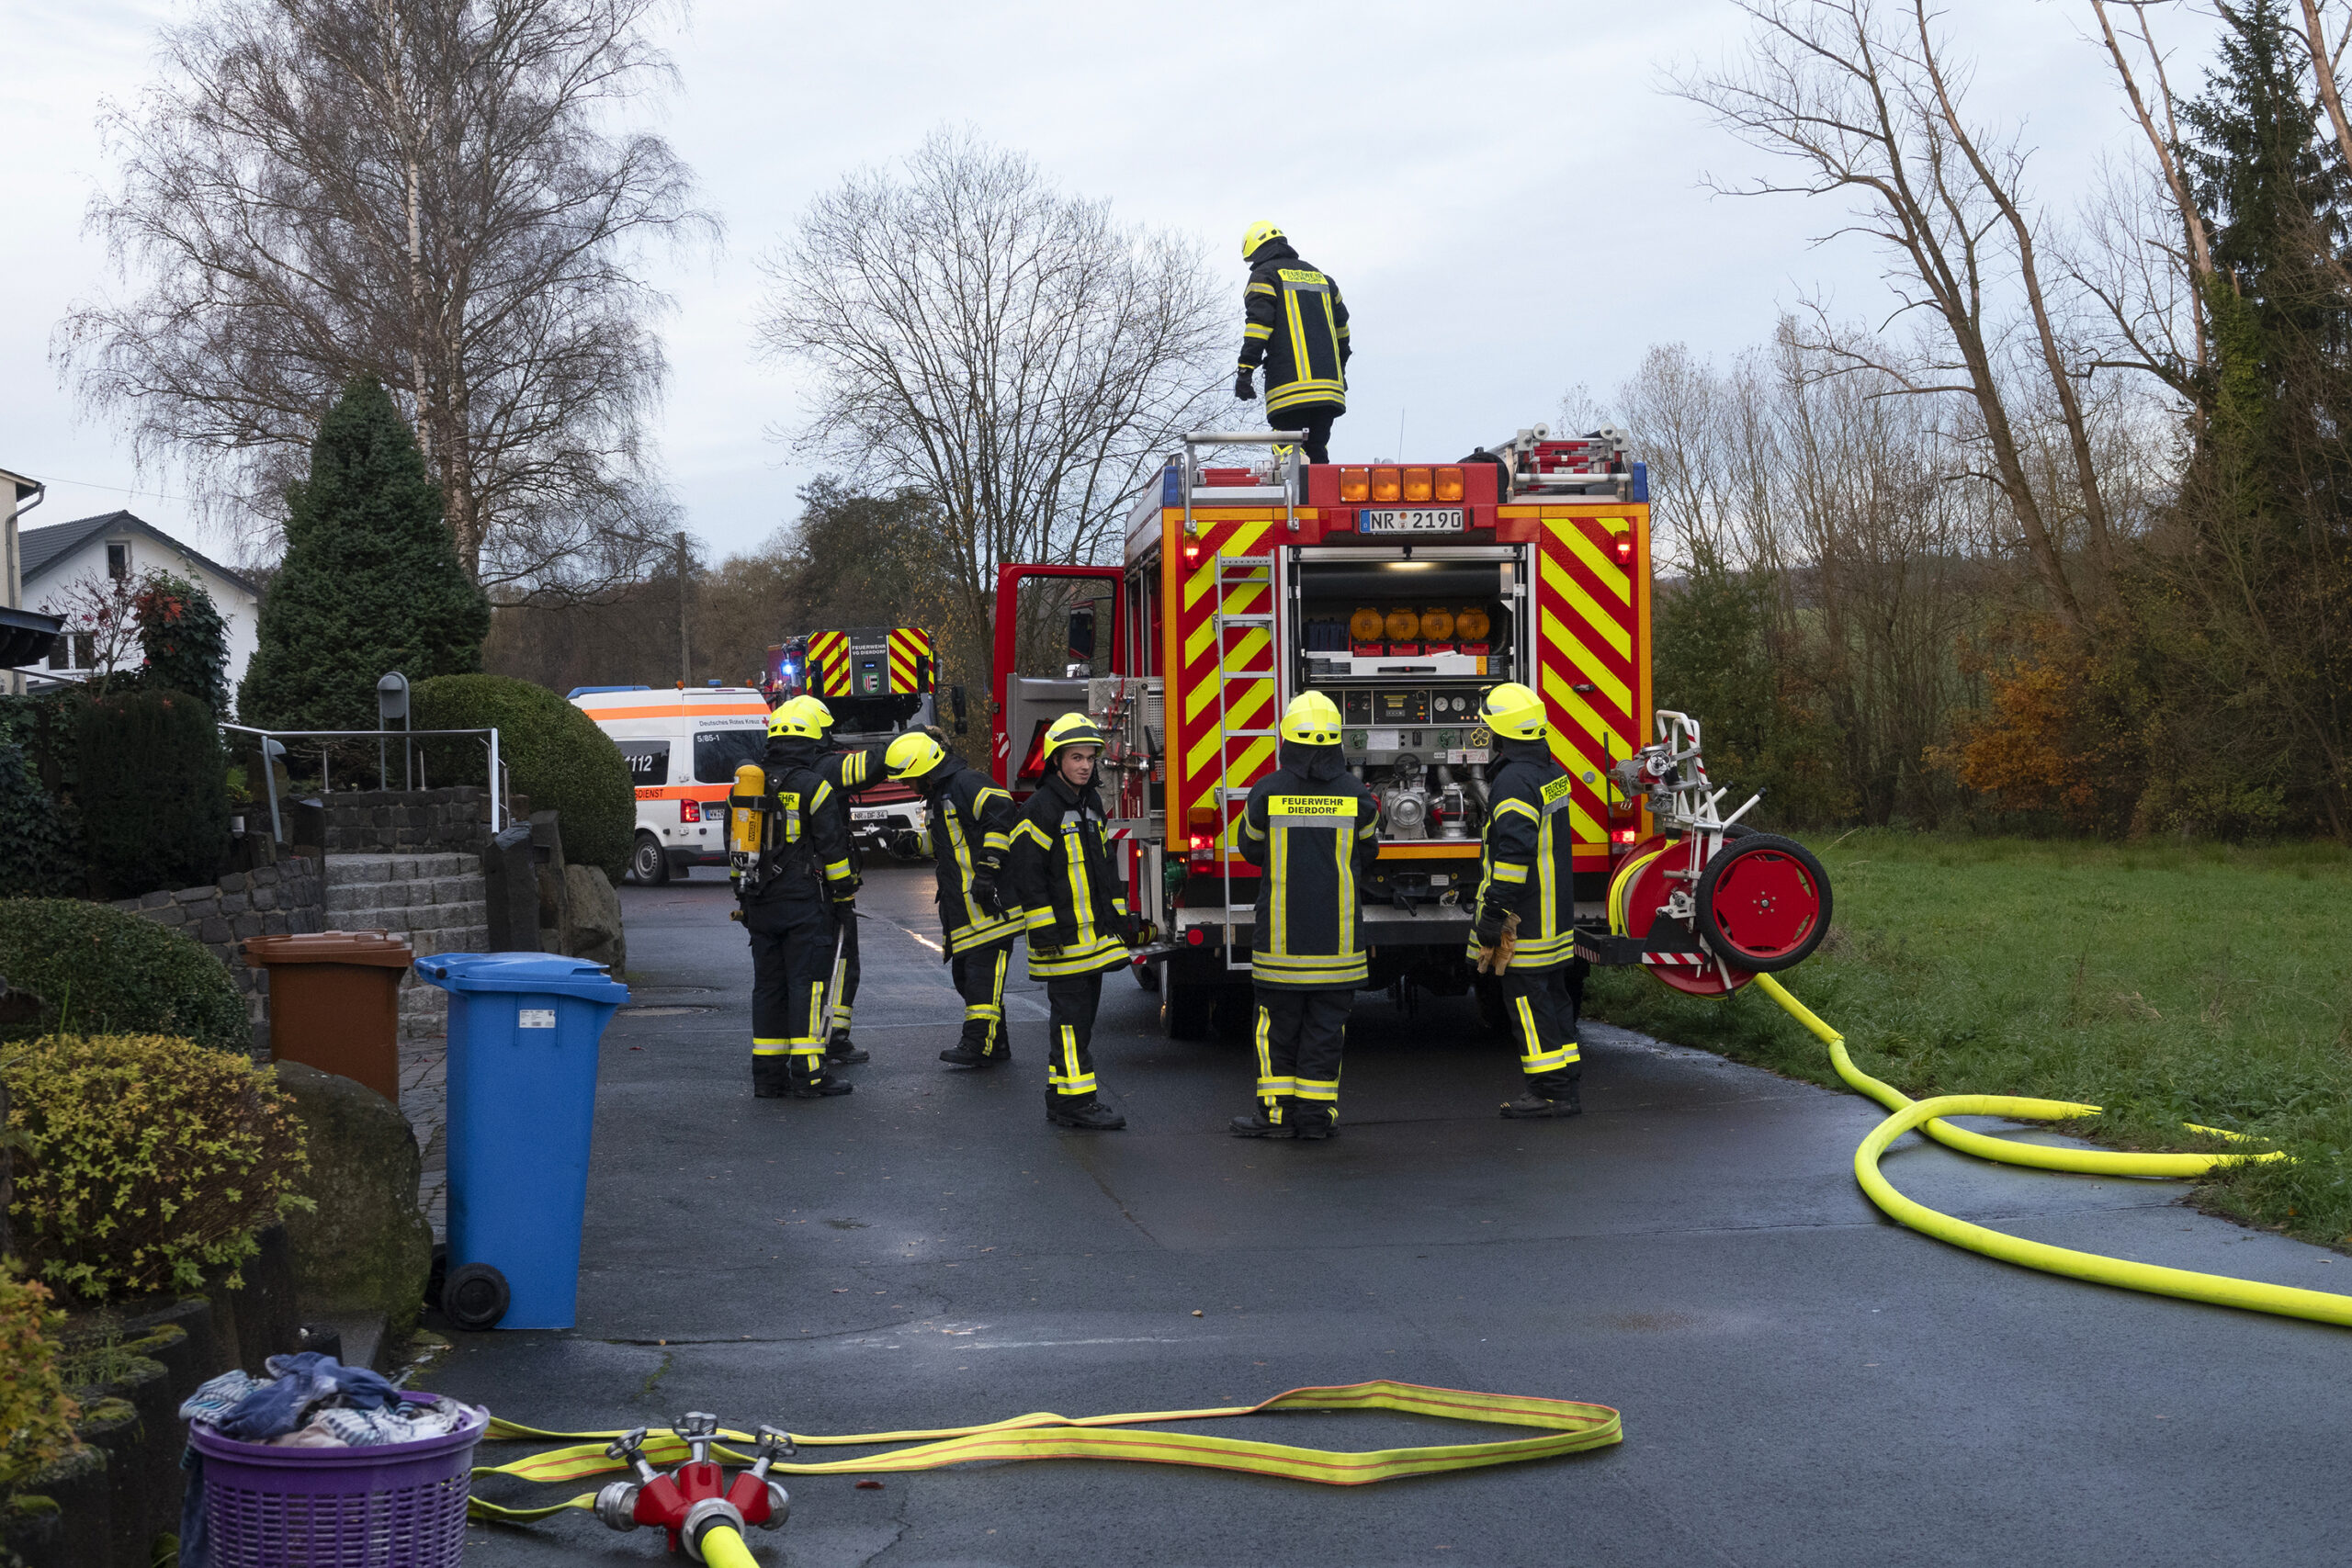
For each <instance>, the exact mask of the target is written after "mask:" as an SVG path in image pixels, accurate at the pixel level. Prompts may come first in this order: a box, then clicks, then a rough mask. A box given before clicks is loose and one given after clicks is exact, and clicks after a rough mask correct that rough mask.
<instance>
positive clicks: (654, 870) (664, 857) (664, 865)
mask: <svg viewBox="0 0 2352 1568" xmlns="http://www.w3.org/2000/svg"><path fill="white" fill-rule="evenodd" d="M628 868H629V870H630V872H631V873H633V874H635V875H636V877H637V881H638V886H640V887H659V886H662V884H663V883H665V882H667V881H669V880H670V856H669V853H668V852H666V851H664V850H663V849H662V840H659V839H657V838H655V837H654V836H653V835H652V834H650V833H639V835H638V836H637V847H636V848H635V849H632V850H631V851H629V855H628Z"/></svg>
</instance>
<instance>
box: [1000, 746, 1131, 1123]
mask: <svg viewBox="0 0 2352 1568" xmlns="http://www.w3.org/2000/svg"><path fill="white" fill-rule="evenodd" d="M1102 752H1103V732H1102V731H1101V730H1100V729H1097V728H1095V727H1094V722H1093V720H1091V719H1090V718H1088V717H1087V716H1085V715H1084V714H1082V713H1066V714H1064V715H1062V716H1061V717H1059V718H1057V719H1056V720H1054V722H1053V723H1052V725H1051V726H1049V727H1048V728H1046V758H1045V767H1046V776H1045V779H1044V781H1043V782H1042V783H1040V784H1038V786H1037V793H1036V794H1035V795H1031V796H1030V797H1029V798H1028V800H1027V801H1026V802H1024V803H1023V806H1022V807H1021V818H1020V822H1019V824H1018V825H1017V826H1016V827H1015V828H1014V829H1013V835H1012V886H1013V890H1014V892H1015V894H1016V895H1017V896H1018V897H1019V898H1020V900H1021V904H1022V907H1023V909H1025V910H1026V912H1027V913H1026V917H1025V923H1026V924H1027V926H1028V929H1029V973H1030V975H1031V976H1033V977H1034V978H1036V979H1040V980H1043V981H1045V982H1046V1003H1047V1004H1048V1006H1049V1008H1050V1010H1051V1016H1050V1017H1049V1019H1048V1021H1047V1024H1048V1027H1049V1029H1050V1030H1051V1032H1052V1038H1051V1039H1050V1040H1049V1041H1048V1042H1047V1044H1048V1046H1049V1048H1050V1050H1051V1052H1052V1058H1053V1059H1052V1061H1051V1062H1050V1063H1049V1064H1048V1066H1047V1071H1046V1120H1047V1121H1049V1122H1056V1123H1057V1124H1059V1125H1061V1126H1064V1127H1079V1128H1083V1129H1086V1130H1087V1131H1090V1132H1103V1133H1110V1132H1116V1131H1117V1130H1118V1129H1120V1128H1122V1127H1124V1126H1125V1125H1126V1124H1127V1119H1126V1118H1125V1117H1124V1116H1122V1115H1120V1114H1119V1113H1118V1112H1117V1111H1114V1110H1112V1109H1111V1108H1110V1107H1109V1106H1107V1105H1105V1104H1103V1102H1102V1101H1101V1100H1098V1099H1097V1098H1096V1097H1095V1087H1094V1056H1093V1053H1092V1051H1091V1049H1090V1044H1091V1041H1092V1039H1093V1035H1094V1013H1095V1010H1096V1009H1097V1008H1099V1007H1100V1006H1101V1005H1102V1002H1103V971H1105V970H1107V969H1116V968H1118V967H1119V966H1120V965H1121V964H1125V963H1126V961H1127V949H1128V948H1130V947H1139V946H1141V945H1143V944H1144V943H1145V942H1148V940H1150V936H1151V931H1150V928H1148V926H1144V925H1140V924H1138V923H1137V922H1136V918H1135V917H1134V916H1133V915H1130V914H1128V913H1127V902H1126V897H1125V892H1124V888H1125V883H1124V880H1123V879H1122V878H1121V876H1120V875H1119V873H1118V872H1117V871H1116V869H1114V867H1113V865H1112V863H1111V857H1110V855H1109V853H1108V852H1106V851H1105V850H1104V849H1103V797H1102V796H1101V795H1098V794H1096V793H1095V789H1094V763H1095V759H1096V758H1098V757H1099V756H1101V755H1102Z"/></svg>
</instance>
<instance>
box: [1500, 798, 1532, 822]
mask: <svg viewBox="0 0 2352 1568" xmlns="http://www.w3.org/2000/svg"><path fill="white" fill-rule="evenodd" d="M1506 811H1515V812H1517V813H1519V815H1521V817H1525V818H1529V819H1530V820H1533V819H1534V818H1539V817H1541V816H1542V815H1543V813H1542V812H1539V811H1537V810H1536V809H1535V807H1532V806H1530V805H1528V804H1527V802H1525V801H1523V800H1498V801H1497V802H1495V815H1496V816H1498V817H1500V816H1501V815H1502V814H1503V813H1505V812H1506Z"/></svg>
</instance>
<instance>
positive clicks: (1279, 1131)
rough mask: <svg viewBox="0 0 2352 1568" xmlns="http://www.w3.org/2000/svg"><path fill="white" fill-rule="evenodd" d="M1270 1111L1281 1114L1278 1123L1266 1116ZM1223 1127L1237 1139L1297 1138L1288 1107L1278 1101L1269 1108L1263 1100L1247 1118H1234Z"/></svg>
mask: <svg viewBox="0 0 2352 1568" xmlns="http://www.w3.org/2000/svg"><path fill="white" fill-rule="evenodd" d="M1270 1110H1279V1111H1281V1112H1282V1120H1281V1121H1279V1122H1278V1121H1276V1120H1274V1118H1273V1117H1272V1115H1270V1114H1268V1112H1269V1111H1270ZM1225 1126H1226V1131H1227V1132H1229V1133H1231V1134H1233V1135H1234V1136H1235V1137H1237V1138H1295V1137H1296V1136H1298V1126H1297V1124H1296V1123H1295V1122H1293V1121H1292V1120H1291V1115H1290V1109H1289V1107H1287V1106H1285V1105H1283V1104H1282V1103H1281V1102H1280V1101H1279V1100H1277V1101H1275V1102H1274V1103H1273V1105H1272V1106H1271V1107H1270V1106H1269V1105H1268V1104H1267V1103H1266V1102H1265V1101H1264V1100H1261V1101H1259V1102H1258V1109H1257V1110H1255V1111H1251V1112H1250V1114H1249V1115H1247V1116H1236V1117H1235V1118H1234V1119H1233V1120H1232V1121H1230V1122H1227V1123H1226V1124H1225Z"/></svg>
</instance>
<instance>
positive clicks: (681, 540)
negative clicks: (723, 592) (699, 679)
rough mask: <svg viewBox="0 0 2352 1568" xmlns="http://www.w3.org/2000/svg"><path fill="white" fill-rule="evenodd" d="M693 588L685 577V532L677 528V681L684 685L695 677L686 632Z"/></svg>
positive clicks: (691, 645)
mask: <svg viewBox="0 0 2352 1568" xmlns="http://www.w3.org/2000/svg"><path fill="white" fill-rule="evenodd" d="M692 592H693V590H692V588H691V587H690V585H689V583H688V580H687V577H686V533H685V530H684V529H683V528H681V529H679V530H678V683H679V684H680V685H684V684H686V683H687V682H691V681H692V680H693V679H694V678H695V656H694V645H693V643H692V641H691V640H690V639H689V637H687V634H686V625H687V615H688V610H689V608H690V607H691V604H692V603H693V601H692V600H691V598H690V597H689V595H690V594H691V593H692Z"/></svg>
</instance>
